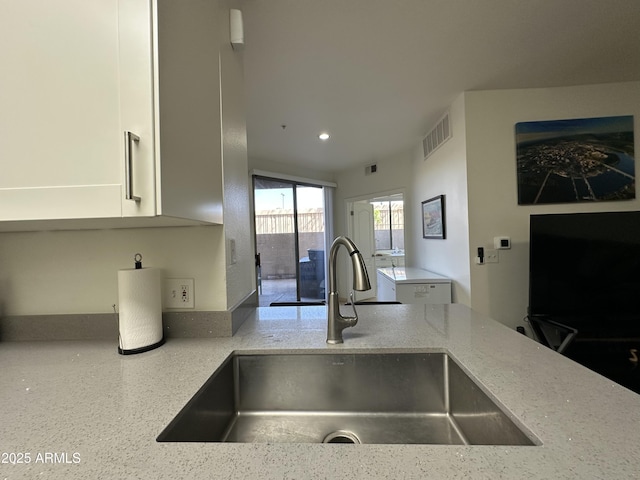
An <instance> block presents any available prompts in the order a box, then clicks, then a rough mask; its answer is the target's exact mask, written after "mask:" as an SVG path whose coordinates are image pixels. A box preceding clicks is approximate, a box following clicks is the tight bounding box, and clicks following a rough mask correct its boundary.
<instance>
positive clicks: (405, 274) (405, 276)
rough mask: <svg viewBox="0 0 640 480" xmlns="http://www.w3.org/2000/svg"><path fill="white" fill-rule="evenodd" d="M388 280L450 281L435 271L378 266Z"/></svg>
mask: <svg viewBox="0 0 640 480" xmlns="http://www.w3.org/2000/svg"><path fill="white" fill-rule="evenodd" d="M378 272H380V273H382V274H383V275H384V276H385V277H387V278H388V279H389V280H392V281H393V282H395V283H398V284H399V283H451V279H450V278H447V277H443V276H442V275H439V274H437V273H433V272H430V271H428V270H423V269H421V268H413V267H393V268H390V267H385V268H378Z"/></svg>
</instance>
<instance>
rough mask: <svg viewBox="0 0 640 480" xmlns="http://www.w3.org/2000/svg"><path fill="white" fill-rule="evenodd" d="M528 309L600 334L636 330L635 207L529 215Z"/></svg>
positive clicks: (639, 289) (638, 218)
mask: <svg viewBox="0 0 640 480" xmlns="http://www.w3.org/2000/svg"><path fill="white" fill-rule="evenodd" d="M529 314H530V315H533V316H542V317H547V318H550V319H553V320H555V321H558V322H561V323H563V324H566V325H569V326H571V327H574V328H577V329H579V330H583V331H584V330H591V331H594V330H595V333H600V334H601V335H602V336H607V332H610V333H611V334H620V333H621V332H622V333H623V334H624V332H632V331H633V332H637V331H638V330H640V212H605V213H577V214H551V215H531V223H530V254H529ZM592 333H594V332H592Z"/></svg>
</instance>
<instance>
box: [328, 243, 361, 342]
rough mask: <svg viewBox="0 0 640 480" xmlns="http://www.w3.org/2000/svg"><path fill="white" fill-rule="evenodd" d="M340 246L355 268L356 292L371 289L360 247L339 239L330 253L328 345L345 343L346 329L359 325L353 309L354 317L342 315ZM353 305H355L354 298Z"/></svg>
mask: <svg viewBox="0 0 640 480" xmlns="http://www.w3.org/2000/svg"><path fill="white" fill-rule="evenodd" d="M340 245H342V246H344V247H345V248H346V249H347V252H348V253H349V256H350V257H351V266H352V268H353V288H354V290H359V291H364V290H369V289H370V288H371V283H369V275H368V274H367V267H366V266H365V264H364V259H363V258H362V255H361V254H360V252H359V251H358V247H356V244H355V243H353V241H352V240H351V239H349V238H347V237H343V236H341V237H337V238H336V239H335V240H334V241H333V244H332V245H331V250H330V252H329V314H328V326H327V343H333V344H335V343H343V342H344V340H343V339H342V331H343V330H344V329H345V328H349V327H353V326H354V325H355V324H356V323H358V314H357V313H356V311H355V306H354V308H353V313H354V315H353V316H352V317H344V316H342V315H341V314H340V299H339V296H338V281H337V274H336V264H337V258H338V249H339V248H340ZM351 303H352V305H353V304H354V303H355V302H354V301H353V297H352V299H351Z"/></svg>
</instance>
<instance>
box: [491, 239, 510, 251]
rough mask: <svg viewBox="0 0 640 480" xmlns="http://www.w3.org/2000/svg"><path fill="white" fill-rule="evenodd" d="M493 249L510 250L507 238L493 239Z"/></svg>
mask: <svg viewBox="0 0 640 480" xmlns="http://www.w3.org/2000/svg"><path fill="white" fill-rule="evenodd" d="M493 247H494V248H495V249H497V250H508V249H510V248H511V239H510V238H509V237H493Z"/></svg>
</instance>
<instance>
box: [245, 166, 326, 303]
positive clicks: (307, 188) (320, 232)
mask: <svg viewBox="0 0 640 480" xmlns="http://www.w3.org/2000/svg"><path fill="white" fill-rule="evenodd" d="M253 194H254V205H255V232H256V253H257V263H258V264H259V266H258V268H257V274H258V295H259V297H260V305H261V306H265V305H270V304H271V303H274V302H275V303H283V302H299V301H309V302H319V301H322V300H324V298H325V281H324V280H325V269H326V267H325V263H326V262H325V235H324V231H325V228H324V218H325V216H324V214H325V212H324V195H323V189H322V187H316V186H311V185H304V184H300V183H296V182H293V181H288V180H279V179H273V178H265V177H259V176H254V178H253Z"/></svg>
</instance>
